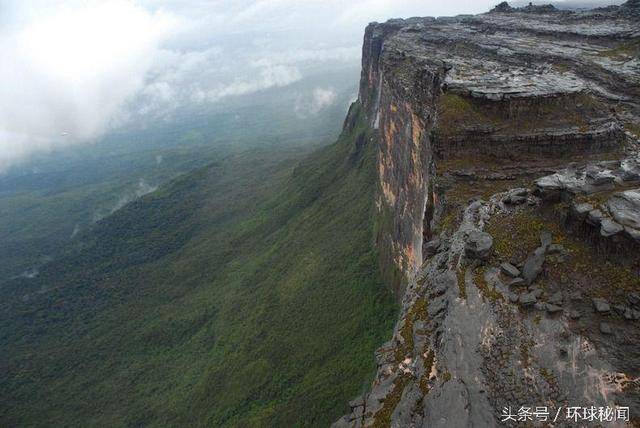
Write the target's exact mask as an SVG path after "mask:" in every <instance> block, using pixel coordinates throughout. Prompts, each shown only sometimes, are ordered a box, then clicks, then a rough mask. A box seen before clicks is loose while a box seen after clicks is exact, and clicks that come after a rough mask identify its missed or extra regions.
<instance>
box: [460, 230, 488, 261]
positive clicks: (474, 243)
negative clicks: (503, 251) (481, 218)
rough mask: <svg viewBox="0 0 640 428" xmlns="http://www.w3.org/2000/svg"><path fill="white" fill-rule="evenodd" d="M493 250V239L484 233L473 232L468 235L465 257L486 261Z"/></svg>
mask: <svg viewBox="0 0 640 428" xmlns="http://www.w3.org/2000/svg"><path fill="white" fill-rule="evenodd" d="M492 248H493V238H492V237H491V235H489V234H488V233H486V232H481V231H478V230H474V231H472V232H471V233H469V237H468V239H467V242H466V244H465V248H464V249H465V254H466V255H467V257H470V258H474V259H480V260H487V259H488V258H489V256H490V255H491V250H492Z"/></svg>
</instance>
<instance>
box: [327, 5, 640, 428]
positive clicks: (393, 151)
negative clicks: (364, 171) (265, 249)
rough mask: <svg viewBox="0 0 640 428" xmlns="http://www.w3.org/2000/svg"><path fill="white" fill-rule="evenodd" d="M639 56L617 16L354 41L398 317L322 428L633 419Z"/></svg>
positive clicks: (518, 21) (419, 30)
mask: <svg viewBox="0 0 640 428" xmlns="http://www.w3.org/2000/svg"><path fill="white" fill-rule="evenodd" d="M639 54H640V2H639V1H637V0H632V1H629V2H627V3H625V4H624V5H622V6H611V7H607V8H602V9H597V10H593V11H582V12H566V11H562V12H561V11H558V10H556V9H555V8H553V7H539V6H530V7H525V8H521V9H517V8H512V7H511V6H509V5H508V4H501V5H499V6H498V7H496V8H495V9H494V10H493V11H491V12H490V13H487V14H483V15H477V16H460V17H454V18H438V19H434V18H412V19H409V20H392V21H389V22H387V23H384V24H371V25H370V26H369V27H368V28H367V31H366V34H365V39H364V47H363V70H362V79H361V84H360V95H359V101H358V105H359V108H361V109H362V112H363V114H364V116H365V118H366V120H367V121H368V124H369V125H370V126H371V127H372V128H374V129H375V130H377V136H378V139H379V144H380V151H379V156H378V177H379V184H380V193H379V197H378V200H377V206H378V210H379V213H378V214H379V216H380V218H381V219H383V221H380V227H379V229H378V236H377V237H376V238H377V245H378V248H379V249H380V254H381V265H382V268H383V270H384V271H385V273H387V274H388V278H389V280H390V282H392V284H393V286H394V288H395V291H396V293H397V296H398V299H399V300H400V301H401V314H400V318H399V321H398V323H397V325H396V327H395V329H394V333H393V337H392V338H391V340H390V341H389V342H388V343H386V344H384V345H383V346H382V347H380V349H379V350H378V352H377V353H376V361H377V363H378V370H377V373H376V375H375V379H374V381H373V384H372V386H371V389H370V390H369V391H368V392H367V393H365V394H364V395H363V396H362V397H359V398H357V399H355V400H354V401H352V402H351V403H350V407H351V412H350V413H349V414H347V415H345V416H344V417H343V418H342V419H340V420H339V421H337V422H336V424H335V425H336V426H349V427H361V426H393V427H434V426H443V427H444V426H446V427H466V426H476V427H486V426H497V425H501V424H502V422H501V414H502V412H503V409H504V408H508V407H511V408H515V409H517V408H519V407H520V406H526V405H529V406H546V407H548V408H549V409H550V411H556V410H558V409H559V410H560V411H562V409H565V411H566V408H567V407H568V406H600V407H611V408H616V406H625V407H629V408H630V415H631V417H632V418H633V417H640V353H639V351H638V349H640V324H638V322H637V321H638V319H640V294H638V292H639V290H640V275H639V272H640V252H639V251H637V249H638V248H637V245H638V243H639V242H640V227H639V226H640V157H639V156H638V144H639V139H640V60H639V59H638V58H639ZM398 273H399V274H398ZM638 421H640V419H638V420H636V421H635V422H634V421H629V422H628V423H627V422H624V421H623V422H619V423H618V426H624V425H625V424H632V423H636V424H638V423H639V422H638ZM554 426H572V425H571V424H570V423H568V422H563V421H562V420H561V421H560V422H557V423H556V424H555V425H554Z"/></svg>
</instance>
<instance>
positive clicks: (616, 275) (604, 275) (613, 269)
mask: <svg viewBox="0 0 640 428" xmlns="http://www.w3.org/2000/svg"><path fill="white" fill-rule="evenodd" d="M565 210H566V207H563V206H562V205H560V204H559V205H556V206H554V207H552V209H551V210H549V211H547V212H535V211H519V212H516V213H512V214H506V215H505V214H499V215H496V216H494V217H493V218H492V219H491V220H490V221H489V223H488V224H487V227H486V230H487V232H489V233H490V234H491V235H492V236H493V239H494V256H493V257H494V260H493V261H492V262H493V263H494V264H495V263H497V262H499V261H509V260H511V259H512V258H515V259H516V260H524V259H525V258H526V257H527V256H528V255H529V254H530V253H531V252H533V251H534V250H535V249H536V248H537V247H538V246H540V232H542V231H549V232H551V234H552V235H553V242H554V243H557V244H561V245H562V246H563V247H564V248H565V249H566V250H567V251H568V254H567V257H566V260H565V261H564V262H559V261H558V260H557V258H556V257H547V259H546V261H545V266H546V273H547V278H546V279H547V281H548V282H550V283H551V282H553V283H558V284H568V285H571V286H572V287H575V288H576V289H581V290H583V291H584V292H586V293H587V294H588V295H590V296H592V297H603V298H606V299H608V300H610V301H618V300H620V298H621V297H620V293H619V292H623V293H622V294H624V293H628V292H631V291H637V290H640V277H638V275H637V273H636V272H637V271H636V269H637V266H636V265H637V260H635V262H634V263H635V264H636V265H634V264H629V263H623V262H622V261H620V262H619V261H618V259H617V258H616V257H615V256H612V257H609V256H607V255H603V254H602V253H601V252H599V251H598V250H597V249H596V247H595V246H594V245H591V244H589V243H587V242H586V241H585V240H584V239H582V238H579V237H577V236H574V235H572V234H570V233H569V232H568V230H567V229H565V228H564V227H561V226H560V224H559V222H560V221H562V219H563V218H564V214H562V212H563V211H565Z"/></svg>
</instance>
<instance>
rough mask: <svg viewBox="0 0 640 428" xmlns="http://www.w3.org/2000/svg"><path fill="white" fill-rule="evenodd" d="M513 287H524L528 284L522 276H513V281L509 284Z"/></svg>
mask: <svg viewBox="0 0 640 428" xmlns="http://www.w3.org/2000/svg"><path fill="white" fill-rule="evenodd" d="M508 285H509V286H511V287H522V286H524V285H526V283H525V282H524V279H522V278H513V279H512V280H511V282H509V284H508Z"/></svg>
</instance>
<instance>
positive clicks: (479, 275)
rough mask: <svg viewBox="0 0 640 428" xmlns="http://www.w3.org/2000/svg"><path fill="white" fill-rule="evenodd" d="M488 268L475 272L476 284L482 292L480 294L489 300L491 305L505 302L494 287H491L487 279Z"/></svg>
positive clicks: (478, 269)
mask: <svg viewBox="0 0 640 428" xmlns="http://www.w3.org/2000/svg"><path fill="white" fill-rule="evenodd" d="M485 274H486V268H485V267H484V266H482V267H478V268H476V271H475V284H476V287H478V290H480V293H481V294H482V296H483V297H485V298H486V299H489V301H490V302H491V303H496V302H498V301H502V300H504V296H503V295H502V293H500V292H499V291H498V290H496V288H495V287H494V286H490V285H489V284H488V283H487V279H486V278H485Z"/></svg>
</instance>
